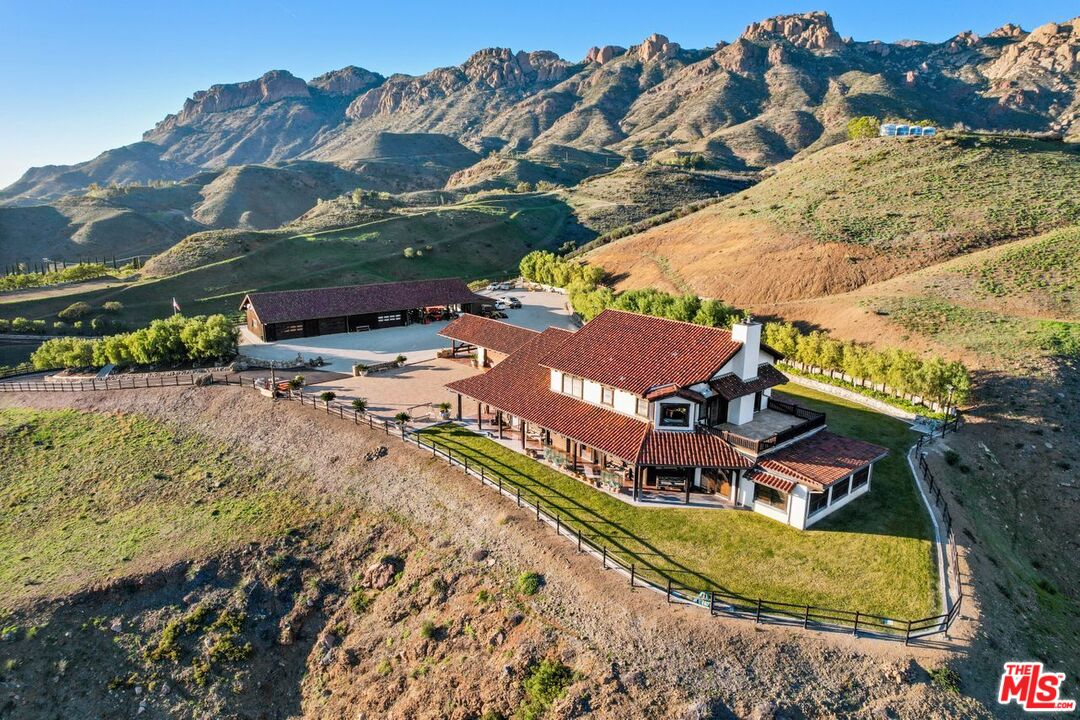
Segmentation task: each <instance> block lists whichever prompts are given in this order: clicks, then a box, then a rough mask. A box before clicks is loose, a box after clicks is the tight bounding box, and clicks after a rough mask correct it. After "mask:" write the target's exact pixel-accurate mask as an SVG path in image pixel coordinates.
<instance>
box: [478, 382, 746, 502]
mask: <svg viewBox="0 0 1080 720" xmlns="http://www.w3.org/2000/svg"><path fill="white" fill-rule="evenodd" d="M458 400H459V401H458V411H459V412H458V414H457V418H458V421H459V423H460V424H462V425H463V426H465V427H467V428H469V429H470V430H473V431H475V432H478V433H480V434H483V435H486V436H487V437H489V438H491V439H492V440H494V441H495V442H498V443H499V444H501V445H503V446H504V447H507V448H510V449H512V450H515V451H516V452H519V453H522V454H523V455H527V456H528V457H530V458H531V459H533V460H536V461H537V462H541V463H543V464H545V465H548V466H549V467H552V468H555V469H556V470H559V471H560V472H562V473H564V474H566V475H569V476H570V477H573V478H575V479H577V480H579V481H581V482H584V483H586V484H588V485H592V486H593V487H595V488H596V489H598V490H602V491H604V492H607V493H609V494H611V495H613V496H614V497H617V498H618V499H619V500H622V501H623V502H626V503H629V504H633V505H641V506H651V507H656V506H657V505H661V506H682V507H686V506H690V507H709V508H734V507H736V502H735V500H736V498H737V485H738V481H739V476H740V472H739V471H738V470H728V469H722V468H701V467H663V466H647V465H636V464H634V463H633V462H632V461H628V460H625V459H623V458H619V457H616V456H614V455H612V454H610V453H607V452H604V451H603V450H601V449H599V448H595V447H590V446H588V445H586V444H585V443H583V442H581V441H579V440H577V439H575V438H572V437H569V436H566V435H563V434H560V433H558V432H555V431H553V430H550V429H548V428H545V427H543V426H541V425H538V424H535V423H529V422H528V421H526V420H524V419H523V418H520V417H517V416H515V415H513V414H511V413H508V412H506V411H503V410H499V409H498V408H495V407H492V406H490V405H488V404H486V403H482V402H473V403H469V405H471V406H472V407H473V408H475V412H474V413H464V412H463V410H464V403H465V401H463V400H462V399H461V398H460V396H459V398H458Z"/></svg>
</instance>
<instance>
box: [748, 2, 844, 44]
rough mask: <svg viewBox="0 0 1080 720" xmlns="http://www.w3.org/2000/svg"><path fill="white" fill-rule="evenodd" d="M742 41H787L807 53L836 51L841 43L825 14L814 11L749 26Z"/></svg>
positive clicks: (784, 16)
mask: <svg viewBox="0 0 1080 720" xmlns="http://www.w3.org/2000/svg"><path fill="white" fill-rule="evenodd" d="M742 37H743V38H745V39H747V40H751V41H754V42H775V41H778V40H786V41H787V42H789V43H791V44H792V45H794V46H795V47H799V48H804V49H806V50H839V49H841V48H842V47H844V44H845V43H844V39H843V38H842V37H840V35H839V34H838V33H837V32H836V30H835V29H834V28H833V22H832V18H831V17H830V16H829V14H828V13H825V12H821V11H815V12H808V13H801V14H798V15H777V16H776V17H774V18H769V19H768V20H762V21H761V22H756V23H751V24H750V25H749V27H747V28H746V30H745V31H744V32H743V34H742Z"/></svg>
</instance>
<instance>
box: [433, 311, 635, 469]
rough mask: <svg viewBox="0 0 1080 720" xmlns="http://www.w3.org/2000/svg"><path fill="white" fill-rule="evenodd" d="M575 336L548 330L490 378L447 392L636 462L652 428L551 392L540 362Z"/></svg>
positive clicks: (454, 384)
mask: <svg viewBox="0 0 1080 720" xmlns="http://www.w3.org/2000/svg"><path fill="white" fill-rule="evenodd" d="M573 335H574V333H571V332H569V331H567V330H560V329H558V328H548V329H547V330H545V331H544V332H542V333H539V334H538V335H536V336H535V337H533V338H532V339H531V340H529V341H528V342H527V343H525V344H524V345H522V346H521V347H520V348H519V349H518V350H517V351H515V352H514V353H512V354H511V355H510V356H509V357H507V358H506V359H505V360H503V361H502V362H501V363H499V364H498V365H496V366H495V367H493V368H492V369H491V370H488V371H487V372H486V373H484V374H482V375H474V376H473V377H469V378H465V379H463V380H458V381H456V382H452V383H449V384H447V386H446V387H448V388H449V389H450V390H452V391H454V392H459V393H461V394H462V395H466V396H468V397H470V398H473V399H474V400H479V401H482V402H484V403H487V404H489V405H492V406H493V407H496V408H499V409H500V410H504V411H506V412H508V413H511V414H512V415H516V416H518V417H520V418H524V419H525V421H526V422H529V423H535V424H537V425H542V426H543V427H545V428H547V429H548V430H552V431H554V432H557V433H559V434H560V435H566V436H567V437H571V438H574V439H575V440H578V441H580V442H582V443H584V444H585V445H587V446H589V447H594V448H597V449H598V450H602V451H604V452H606V453H608V454H610V455H614V456H615V457H617V458H620V459H622V460H624V461H626V462H630V463H632V462H634V461H635V460H636V458H637V456H638V452H639V451H640V449H641V442H642V439H643V438H644V437H645V432H646V431H647V430H648V427H649V426H648V423H646V422H645V421H643V420H637V419H635V418H632V417H629V416H627V415H622V414H620V413H616V412H613V411H611V410H605V409H603V408H600V407H596V406H595V405H590V404H589V403H586V402H582V401H581V400H578V399H576V398H572V397H568V396H566V395H561V394H559V393H555V392H552V391H551V385H550V383H551V379H550V377H551V373H550V371H549V370H548V369H547V368H545V367H543V366H541V365H540V364H539V362H538V361H539V360H540V358H543V357H544V356H546V355H547V354H549V353H550V352H552V351H553V350H555V349H557V348H558V347H559V346H560V345H562V344H563V343H564V342H566V341H567V340H569V339H570V338H571V337H572V336H573Z"/></svg>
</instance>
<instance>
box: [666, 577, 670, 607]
mask: <svg viewBox="0 0 1080 720" xmlns="http://www.w3.org/2000/svg"><path fill="white" fill-rule="evenodd" d="M664 599H665V600H667V601H668V602H671V578H670V577H669V578H668V579H667V594H666V595H665V596H664Z"/></svg>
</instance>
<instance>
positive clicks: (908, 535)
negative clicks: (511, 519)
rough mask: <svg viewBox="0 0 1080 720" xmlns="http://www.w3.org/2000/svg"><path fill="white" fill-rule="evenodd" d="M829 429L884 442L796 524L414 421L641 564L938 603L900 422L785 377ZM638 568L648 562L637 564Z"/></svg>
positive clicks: (743, 591)
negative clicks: (590, 479) (577, 471)
mask: <svg viewBox="0 0 1080 720" xmlns="http://www.w3.org/2000/svg"><path fill="white" fill-rule="evenodd" d="M785 392H786V393H787V394H789V395H792V396H796V397H797V398H798V400H799V402H801V403H803V404H805V405H807V406H808V407H810V408H812V409H815V410H821V411H824V412H827V413H828V423H829V427H830V428H831V429H832V430H834V431H836V432H839V433H842V434H846V435H851V436H854V437H860V438H863V439H865V440H869V441H872V442H875V443H879V444H882V445H886V446H888V447H889V448H890V450H891V451H892V453H891V455H890V456H889V457H888V458H886V459H885V460H883V461H882V462H880V463H878V465H877V466H876V467H875V470H874V479H873V486H872V488H871V492H870V494H869V495H866V496H864V497H862V498H860V499H859V500H857V501H855V502H853V503H852V504H850V505H849V506H847V507H845V508H843V509H842V510H840V511H838V512H837V513H836V514H835V515H833V516H830V517H829V518H828V519H827V520H824V521H822V522H821V523H819V524H818V525H815V526H814V528H813V529H811V530H807V531H799V530H795V529H794V528H790V527H788V526H786V525H783V524H781V523H778V522H776V521H774V520H770V519H768V518H766V517H764V516H763V515H759V514H757V513H753V512H745V511H735V510H700V509H666V508H664V509H661V508H656V509H653V508H638V507H633V506H631V505H628V504H627V503H624V502H622V501H620V500H617V499H615V498H613V497H611V496H610V495H608V494H606V493H604V492H601V491H599V490H595V489H593V488H592V487H590V486H587V485H585V484H584V483H581V482H579V481H577V480H574V479H573V478H570V477H568V476H566V475H563V474H562V473H559V472H557V471H555V470H552V469H550V468H548V467H547V466H545V465H542V464H540V463H538V462H535V461H533V460H530V459H529V458H526V457H524V456H522V455H520V454H518V453H516V452H514V451H512V450H508V449H506V448H504V447H502V446H501V445H498V444H497V443H495V442H493V441H491V440H488V439H486V438H483V437H480V436H478V435H476V434H474V433H471V432H469V431H468V430H465V429H463V428H460V427H458V426H454V425H442V426H436V427H433V428H431V429H429V430H426V431H424V432H425V434H427V435H428V436H429V437H431V438H434V439H436V440H437V441H438V442H439V443H442V444H444V445H448V446H450V447H451V448H452V449H453V451H454V452H455V453H462V454H464V455H468V457H469V461H470V463H472V462H476V463H482V464H484V465H486V466H487V467H488V468H491V469H493V470H497V471H498V472H500V473H502V474H503V475H504V476H506V477H508V478H509V479H510V480H511V481H512V482H513V483H514V484H516V485H520V486H521V488H522V490H523V495H524V496H529V497H531V496H533V495H534V494H535V495H536V496H539V498H540V500H541V502H542V503H543V506H544V507H545V508H546V509H550V511H551V512H553V513H554V512H555V511H558V512H559V513H560V514H561V515H562V516H563V518H564V521H565V522H566V523H567V524H568V525H570V526H572V527H574V528H575V529H577V528H581V529H582V531H583V533H584V534H585V535H587V536H588V537H591V538H594V539H595V540H597V541H599V542H602V543H603V544H605V545H607V546H608V547H609V548H610V549H611V551H612V552H614V553H617V554H618V555H619V556H620V559H623V560H624V561H626V562H630V561H633V562H635V563H636V564H637V567H638V569H639V572H642V573H647V574H648V575H650V576H651V577H652V578H654V579H660V580H661V581H663V580H664V579H666V578H667V577H669V576H670V577H671V578H673V579H674V580H676V581H678V582H681V583H683V584H685V585H691V586H693V585H697V586H701V585H704V584H708V585H712V586H716V587H720V588H723V589H725V590H727V591H729V592H733V593H737V594H740V595H744V596H747V597H750V598H756V597H759V596H760V597H764V598H767V599H772V600H777V601H783V602H791V603H798V604H803V603H808V604H811V605H815V606H819V607H831V608H837V609H846V610H852V611H854V610H859V611H861V612H864V613H872V614H877V615H885V616H890V617H896V618H901V619H917V618H921V617H926V616H929V615H932V614H934V613H936V612H938V611H939V610H938V597H937V575H936V570H935V566H934V561H933V556H932V549H933V546H932V544H931V542H930V540H929V538H930V523H929V519H928V518H927V517H926V514H925V510H924V509H923V507H922V505H921V502H920V501H919V499H918V495H917V492H916V490H915V488H914V485H913V482H912V479H911V476H910V474H909V472H908V470H907V466H906V460H905V453H906V451H907V448H908V447H909V446H910V445H911V444H912V443H913V442H914V440H915V436H914V434H913V433H911V432H910V431H909V430H908V429H907V426H906V425H905V424H904V423H901V422H900V421H898V420H894V419H892V418H887V417H884V416H882V415H878V414H877V413H873V412H871V411H868V410H866V409H864V408H861V407H860V406H857V405H854V404H850V403H847V402H844V401H842V400H838V399H835V398H832V397H829V396H826V395H823V394H821V393H817V392H814V391H812V390H808V389H804V388H801V387H799V386H796V385H794V384H788V385H787V386H786V387H785ZM646 568H647V569H646Z"/></svg>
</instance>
